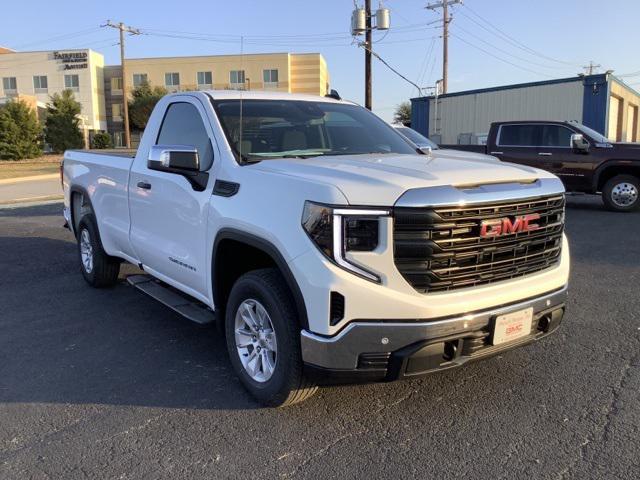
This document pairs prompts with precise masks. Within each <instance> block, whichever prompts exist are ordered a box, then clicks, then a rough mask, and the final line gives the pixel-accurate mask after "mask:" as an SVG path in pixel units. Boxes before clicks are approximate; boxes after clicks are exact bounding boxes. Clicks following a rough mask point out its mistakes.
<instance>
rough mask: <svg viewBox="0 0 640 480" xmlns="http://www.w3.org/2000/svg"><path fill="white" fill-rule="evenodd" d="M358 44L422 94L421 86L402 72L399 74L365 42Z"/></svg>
mask: <svg viewBox="0 0 640 480" xmlns="http://www.w3.org/2000/svg"><path fill="white" fill-rule="evenodd" d="M360 46H361V47H362V48H364V49H365V50H367V51H369V53H371V55H373V56H374V57H376V58H377V59H378V60H380V62H382V64H383V65H384V66H386V67H387V68H388V69H389V70H391V71H392V72H393V73H395V74H396V75H398V76H399V77H400V78H402V79H403V80H404V81H405V82H408V83H410V84H411V85H413V86H414V87H416V88H417V89H418V93H419V94H422V88H421V87H420V86H418V84H417V83H414V82H412V81H411V80H409V79H408V78H407V77H405V76H404V75H403V74H401V73H400V72H399V71H398V70H396V69H395V68H393V67H392V66H391V65H389V64H388V63H387V62H386V61H385V59H384V58H382V57H381V56H380V55H378V54H377V53H376V52H374V51H373V50H371V48H369V47H368V46H367V45H365V44H360Z"/></svg>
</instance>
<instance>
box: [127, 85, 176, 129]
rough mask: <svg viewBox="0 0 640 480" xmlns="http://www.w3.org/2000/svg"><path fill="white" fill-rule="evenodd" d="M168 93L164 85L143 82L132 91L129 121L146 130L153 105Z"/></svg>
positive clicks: (135, 126) (132, 124) (134, 125)
mask: <svg viewBox="0 0 640 480" xmlns="http://www.w3.org/2000/svg"><path fill="white" fill-rule="evenodd" d="M166 94H167V89H166V88H164V87H157V86H156V87H151V85H149V84H148V83H143V84H142V85H140V86H139V87H136V88H134V89H133V90H132V91H131V100H130V101H129V122H130V123H131V126H133V127H134V128H137V129H138V130H144V129H145V128H146V126H147V122H148V121H149V117H150V116H151V112H152V111H153V107H155V106H156V103H158V102H159V101H160V99H161V98H162V97H164V96H165V95H166Z"/></svg>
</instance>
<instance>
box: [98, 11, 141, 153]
mask: <svg viewBox="0 0 640 480" xmlns="http://www.w3.org/2000/svg"><path fill="white" fill-rule="evenodd" d="M103 27H111V28H116V29H118V30H119V31H120V66H121V69H122V96H123V99H124V100H123V102H122V113H123V116H124V141H125V145H126V147H127V148H131V133H130V132H129V104H128V98H127V72H126V67H125V63H124V32H127V33H130V34H131V35H140V30H138V29H137V28H132V27H127V26H126V25H125V24H124V23H122V22H120V23H117V24H116V23H113V22H111V20H107V23H105V24H104V25H103Z"/></svg>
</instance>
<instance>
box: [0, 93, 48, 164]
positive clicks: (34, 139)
mask: <svg viewBox="0 0 640 480" xmlns="http://www.w3.org/2000/svg"><path fill="white" fill-rule="evenodd" d="M40 155H42V126H41V125H40V122H38V117H37V116H36V112H34V111H33V110H32V109H31V108H29V106H28V105H27V104H26V103H24V102H23V101H21V100H17V101H10V102H9V103H7V104H6V105H4V106H2V107H0V159H2V160H20V159H23V158H34V157H39V156H40Z"/></svg>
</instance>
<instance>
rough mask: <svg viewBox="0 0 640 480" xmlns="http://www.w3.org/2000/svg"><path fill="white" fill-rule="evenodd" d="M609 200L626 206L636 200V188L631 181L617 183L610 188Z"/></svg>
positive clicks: (620, 205)
mask: <svg viewBox="0 0 640 480" xmlns="http://www.w3.org/2000/svg"><path fill="white" fill-rule="evenodd" d="M611 200H613V203H615V204H616V205H617V206H619V207H628V206H630V205H633V204H634V203H636V202H637V201H638V189H637V188H636V186H635V185H634V184H633V183H628V182H622V183H618V184H617V185H616V186H615V187H613V190H611Z"/></svg>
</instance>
